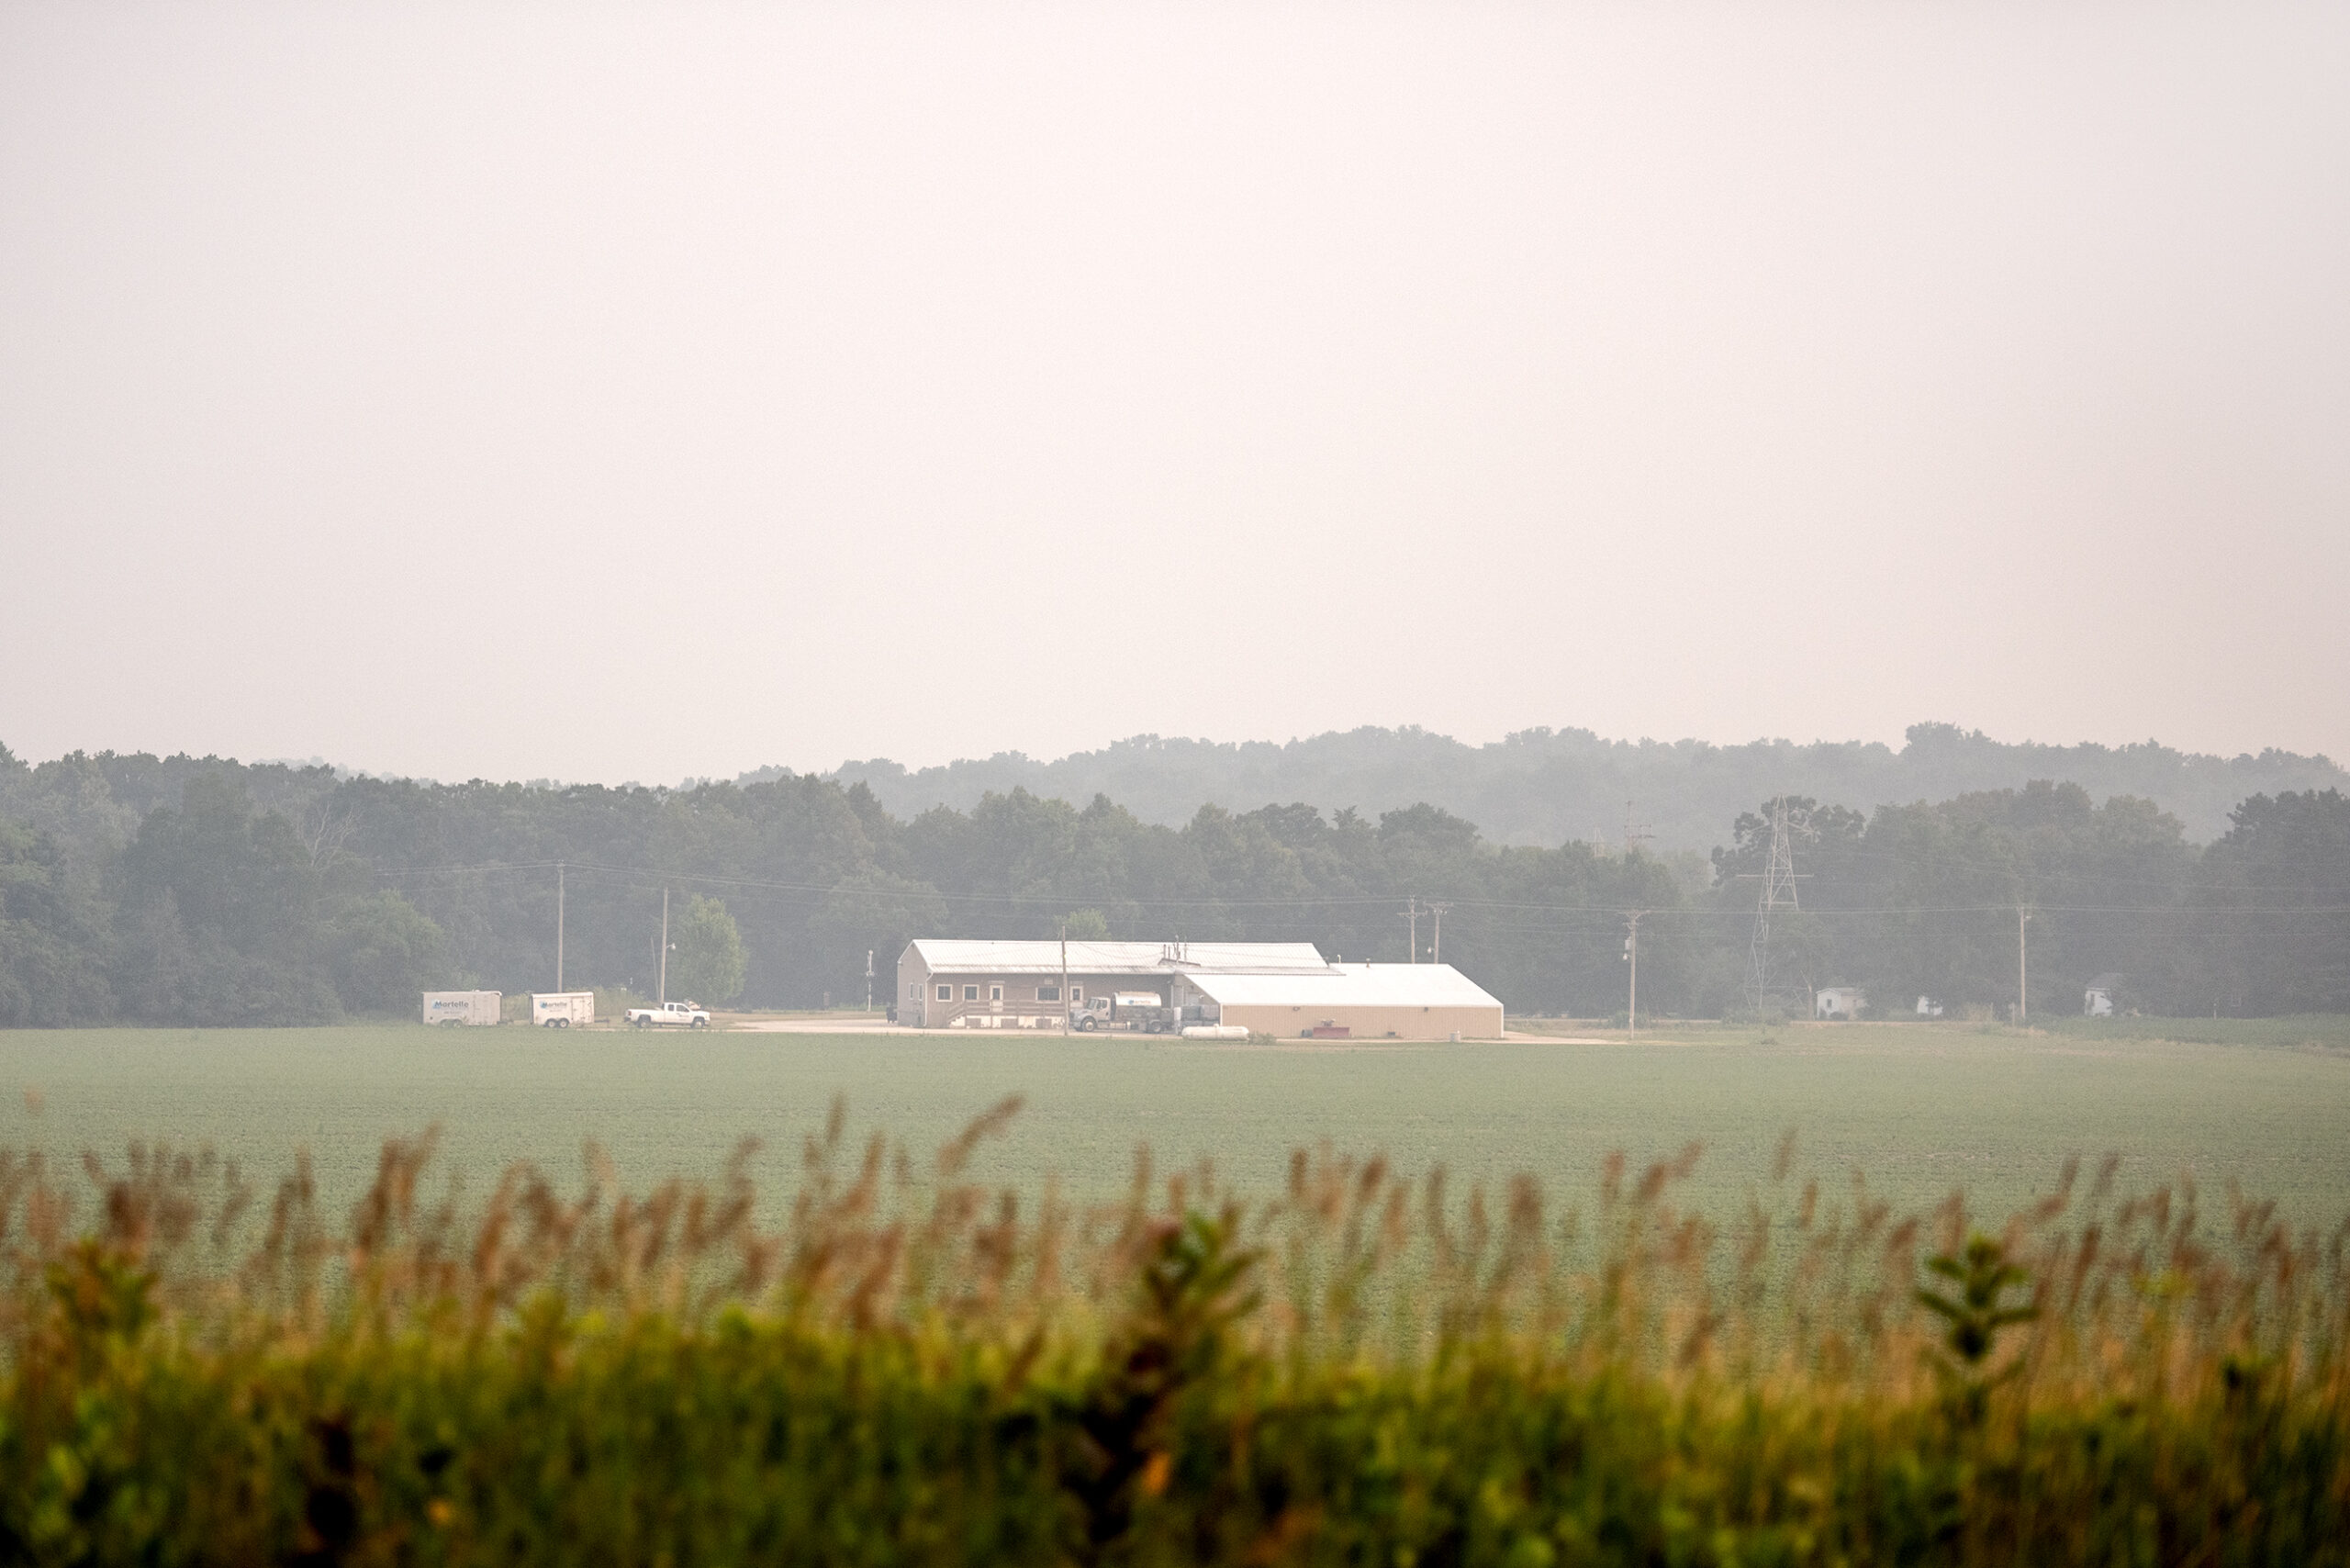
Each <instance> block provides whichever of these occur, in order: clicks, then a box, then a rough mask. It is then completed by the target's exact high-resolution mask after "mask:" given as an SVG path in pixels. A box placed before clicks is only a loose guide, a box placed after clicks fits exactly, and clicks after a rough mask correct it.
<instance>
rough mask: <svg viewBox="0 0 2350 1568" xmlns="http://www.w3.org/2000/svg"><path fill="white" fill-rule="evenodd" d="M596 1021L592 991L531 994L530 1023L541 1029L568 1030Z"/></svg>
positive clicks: (534, 992)
mask: <svg viewBox="0 0 2350 1568" xmlns="http://www.w3.org/2000/svg"><path fill="white" fill-rule="evenodd" d="M595 1021H596V993H595V992H594V991H532V993H531V1022H532V1023H533V1024H535V1025H538V1026H539V1027H540V1028H542V1029H568V1028H571V1027H572V1026H574V1025H588V1024H593V1023H594V1022H595Z"/></svg>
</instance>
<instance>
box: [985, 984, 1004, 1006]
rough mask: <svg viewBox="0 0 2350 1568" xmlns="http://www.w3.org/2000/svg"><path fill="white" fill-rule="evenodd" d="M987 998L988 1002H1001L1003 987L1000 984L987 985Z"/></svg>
mask: <svg viewBox="0 0 2350 1568" xmlns="http://www.w3.org/2000/svg"><path fill="white" fill-rule="evenodd" d="M988 1000H989V1001H990V1002H1002V1000H1003V987H1002V986H1000V985H991V986H990V987H988Z"/></svg>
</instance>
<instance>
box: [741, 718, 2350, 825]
mask: <svg viewBox="0 0 2350 1568" xmlns="http://www.w3.org/2000/svg"><path fill="white" fill-rule="evenodd" d="M781 772H782V770H781V769H777V768H767V769H762V770H760V771H759V772H756V773H748V774H744V776H743V777H741V778H738V779H736V780H735V782H736V783H738V784H750V783H756V782H758V781H760V780H762V779H765V778H778V777H780V776H781ZM827 777H828V778H837V779H838V780H839V781H840V782H841V783H843V784H856V783H863V784H864V785H866V786H867V788H869V789H870V790H872V791H873V793H874V798H875V799H877V800H878V801H880V802H881V804H882V805H883V806H885V807H887V808H888V809H889V811H890V812H891V814H893V815H896V816H900V817H912V816H916V815H919V814H920V813H921V812H925V811H928V810H929V809H930V808H931V807H933V806H953V807H954V808H956V809H957V811H969V810H970V809H971V808H972V807H974V806H976V805H978V804H979V800H980V797H982V796H983V795H988V794H997V795H1008V794H1010V793H1011V792H1012V791H1013V790H1015V789H1023V790H1027V791H1028V792H1029V793H1030V794H1032V795H1042V796H1045V797H1046V798H1048V799H1055V800H1062V801H1090V800H1091V799H1092V798H1093V797H1094V796H1095V795H1097V794H1100V795H1107V796H1109V797H1110V798H1111V799H1112V800H1113V801H1117V802H1118V803H1119V804H1120V805H1122V806H1125V808H1126V809H1127V810H1128V811H1130V812H1134V813H1135V815H1136V816H1138V817H1140V818H1141V819H1142V820H1143V821H1145V822H1147V823H1161V824H1163V825H1165V826H1169V827H1181V826H1182V825H1183V823H1186V822H1189V821H1190V820H1191V816H1192V812H1195V811H1197V810H1199V808H1200V807H1201V805H1202V804H1203V803H1204V804H1210V805H1218V806H1223V807H1225V808H1226V809H1228V810H1232V811H1247V810H1249V809H1251V808H1253V807H1255V806H1258V805H1259V804H1261V803H1263V802H1264V801H1325V802H1330V803H1337V802H1351V803H1352V804H1353V805H1355V806H1356V807H1357V808H1358V809H1359V810H1360V811H1362V812H1364V813H1366V814H1368V815H1372V816H1376V815H1378V814H1379V813H1380V812H1387V811H1393V810H1394V809H1396V808H1398V807H1402V806H1409V805H1414V804H1416V803H1418V802H1420V801H1427V802H1429V803H1430V804H1433V805H1438V806H1442V807H1443V808H1444V809H1445V810H1446V811H1449V812H1452V813H1453V814H1455V815H1456V816H1463V817H1467V818H1468V819H1469V820H1470V821H1472V822H1473V823H1477V824H1478V825H1479V827H1481V828H1482V829H1483V832H1484V835H1485V836H1486V837H1487V838H1489V839H1492V840H1493V841H1494V842H1495V843H1498V844H1537V845H1551V844H1563V843H1565V842H1567V841H1568V840H1570V839H1578V838H1598V839H1603V840H1605V839H1616V838H1620V837H1621V836H1622V831H1623V826H1624V819H1625V803H1626V802H1627V801H1629V802H1631V808H1632V812H1633V814H1634V816H1635V818H1636V819H1637V821H1638V822H1639V823H1640V824H1642V825H1644V826H1645V827H1646V828H1647V830H1648V831H1649V832H1650V833H1651V834H1652V835H1653V836H1652V838H1651V841H1650V843H1651V846H1652V847H1655V848H1661V849H1683V850H1691V851H1695V852H1696V853H1698V854H1703V853H1704V852H1706V851H1707V850H1708V849H1710V848H1712V847H1713V846H1715V845H1717V844H1718V843H1720V842H1721V836H1722V832H1723V829H1724V826H1725V824H1727V823H1729V821H1730V819H1731V818H1733V817H1735V816H1736V815H1737V814H1738V813H1739V812H1742V811H1747V810H1751V808H1752V806H1753V803H1754V802H1755V801H1762V800H1765V799H1768V798H1770V797H1772V796H1774V795H1780V794H1789V795H1809V796H1811V797H1813V798H1814V799H1817V800H1822V801H1841V802H1843V803H1844V804H1847V805H1856V806H1873V805H1874V804H1876V803H1877V802H1879V801H1947V800H1950V799H1952V798H1953V797H1955V796H1959V795H1966V794H1975V793H1979V792H1981V791H1984V790H2016V789H2021V788H2022V787H2023V786H2024V785H2025V784H2026V783H2028V782H2030V781H2031V780H2032V779H2034V778H2069V779H2071V780H2072V781H2073V782H2074V783H2076V784H2078V785H2080V786H2081V787H2082V788H2083V789H2085V790H2087V791H2088V792H2089V793H2090V794H2092V795H2094V796H2095V797H2097V798H2098V800H2104V799H2105V798H2107V797H2108V796H2110V795H2135V796H2139V797H2142V798H2143V799H2145V800H2149V801H2154V803H2155V804H2156V805H2158V806H2160V807H2162V809H2163V810H2165V811H2166V812H2170V814H2171V815H2173V816H2175V817H2177V819H2178V820H2179V822H2180V823H2182V824H2183V825H2184V826H2185V828H2186V830H2187V834H2188V836H2189V837H2190V838H2192V839H2194V840H2195V841H2197V842H2198V843H2204V842H2208V841H2210V840H2211V839H2214V838H2217V837H2218V836H2219V835H2220V834H2222V833H2225V832H2226V831H2227V829H2228V813H2229V812H2231V811H2233V810H2234V808H2235V805H2236V802H2237V801H2243V800H2245V799H2247V798H2248V797H2250V796H2253V795H2264V794H2265V795H2275V794H2279V793H2282V792H2284V791H2286V790H2293V791H2298V792H2306V791H2308V790H2350V776H2345V775H2344V771H2343V770H2342V768H2340V767H2337V766H2335V765H2334V764H2333V762H2332V761H2330V760H2329V759H2327V758H2325V757H2323V756H2296V755H2294V754H2293V753H2290V752H2284V751H2277V750H2274V749H2271V750H2267V751H2264V752H2261V753H2260V754H2259V755H2258V756H2251V755H2246V756H2233V757H2223V756H2206V755H2198V754H2196V753H2192V752H2182V751H2178V750H2177V749H2175V748H2173V747H2170V746H2166V745H2160V744H2159V743H2157V742H2154V741H2146V742H2144V743H2143V744H2140V745H2124V746H2104V745H2038V744H2035V743H2032V742H2029V741H2027V742H2024V743H2022V744H2020V745H2016V744H2009V743H2007V742H2002V741H1995V740H1993V739H1991V738H1990V737H1989V736H1987V735H1985V734H1982V733H1981V732H1980V731H1968V730H1962V729H1959V728H1958V727H1957V726H1955V725H1953V724H1913V725H1911V726H1910V727H1909V732H1908V735H1907V737H1906V738H1905V741H1904V744H1903V745H1901V747H1900V748H1899V749H1898V750H1897V749H1895V748H1894V747H1891V746H1887V745H1880V744H1877V743H1874V742H1863V741H1821V742H1817V743H1814V744H1812V745H1794V744H1792V743H1790V742H1787V741H1783V740H1775V741H1774V740H1763V741H1754V742H1751V743H1749V744H1747V745H1710V744H1708V743H1707V742H1704V741H1695V740H1680V741H1653V740H1640V741H1611V740H1603V739H1601V738H1600V737H1599V736H1597V735H1595V734H1592V733H1591V732H1590V731H1589V730H1548V729H1536V730H1521V731H1519V732H1517V733H1516V734H1513V735H1510V736H1509V737H1507V738H1506V739H1505V740H1500V741H1495V742H1494V743H1492V744H1491V745H1463V744H1462V743H1460V742H1459V741H1456V740H1453V739H1450V738H1449V737H1448V736H1444V735H1439V734H1430V733H1429V732H1427V731H1426V730H1421V729H1413V728H1405V729H1400V730H1382V729H1372V728H1366V729H1360V730H1351V731H1348V732H1345V733H1343V734H1340V733H1337V732H1333V733H1331V734H1321V735H1313V736H1309V737H1307V738H1304V739H1302V740H1294V741H1291V742H1289V743H1287V744H1286V745H1276V744H1273V743H1271V742H1265V741H1256V742H1244V743H1239V744H1230V743H1219V742H1214V741H1204V740H1185V739H1181V738H1178V737H1172V736H1166V737H1162V736H1159V735H1136V736H1134V737H1132V738H1131V739H1128V740H1123V741H1120V742H1118V743H1117V744H1116V745H1108V746H1104V747H1102V749H1101V750H1099V751H1089V752H1077V753H1074V754H1072V755H1070V756H1065V757H1061V758H1059V759H1057V760H1056V761H1051V762H1044V761H1039V760H1037V759H1035V758H1033V757H1027V756H1021V755H1020V754H1019V753H1017V752H1005V753H1001V754H999V755H997V756H990V757H986V758H979V759H972V760H967V761H961V762H953V763H948V764H946V765H945V766H943V767H923V768H919V769H908V768H906V767H901V766H900V765H899V764H897V763H894V762H888V761H879V760H876V761H869V762H851V763H846V764H844V765H843V766H842V767H839V768H836V769H834V771H833V772H832V773H831V774H829V775H827Z"/></svg>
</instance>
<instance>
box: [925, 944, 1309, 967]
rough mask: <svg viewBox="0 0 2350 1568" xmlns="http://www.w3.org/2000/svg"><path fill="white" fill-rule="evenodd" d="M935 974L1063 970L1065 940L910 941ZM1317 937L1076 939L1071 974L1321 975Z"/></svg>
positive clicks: (1071, 953)
mask: <svg viewBox="0 0 2350 1568" xmlns="http://www.w3.org/2000/svg"><path fill="white" fill-rule="evenodd" d="M907 946H908V948H909V950H910V951H912V952H915V953H918V954H920V955H921V956H922V961H923V967H924V968H925V969H929V970H930V972H931V973H932V974H934V975H936V974H989V975H1019V974H1037V975H1057V974H1058V973H1060V971H1061V945H1060V943H1059V942H1058V941H1057V940H1054V941H1047V942H1000V941H991V940H983V939H973V938H964V937H941V936H921V937H916V938H915V939H914V940H913V941H912V942H911V943H908V944H907ZM1329 968H1330V966H1329V963H1328V962H1327V961H1326V959H1325V958H1323V957H1322V954H1321V950H1320V949H1319V948H1317V947H1315V946H1314V944H1313V943H1311V942H1071V943H1070V944H1069V972H1070V973H1071V974H1088V975H1199V974H1235V973H1238V974H1317V973H1326V972H1327V971H1328V970H1329Z"/></svg>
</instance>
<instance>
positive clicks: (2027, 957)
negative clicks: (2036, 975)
mask: <svg viewBox="0 0 2350 1568" xmlns="http://www.w3.org/2000/svg"><path fill="white" fill-rule="evenodd" d="M2028 924H2031V911H2030V910H2028V909H2026V908H2024V906H2023V905H2021V904H2018V905H2016V1025H2017V1026H2018V1027H2019V1028H2020V1027H2022V1026H2023V1025H2026V1024H2029V1023H2031V942H2030V941H2029V939H2027V937H2026V936H2025V935H2024V927H2025V926H2026V925H2028Z"/></svg>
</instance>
